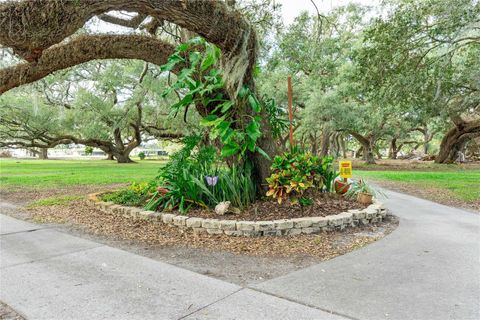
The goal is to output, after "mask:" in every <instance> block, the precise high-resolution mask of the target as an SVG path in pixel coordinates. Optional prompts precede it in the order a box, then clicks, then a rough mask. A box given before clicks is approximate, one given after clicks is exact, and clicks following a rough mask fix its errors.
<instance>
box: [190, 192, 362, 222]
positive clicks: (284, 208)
mask: <svg viewBox="0 0 480 320" xmlns="http://www.w3.org/2000/svg"><path fill="white" fill-rule="evenodd" d="M313 199H314V201H313V204H312V205H309V206H306V207H301V206H300V205H298V204H296V205H292V204H290V203H289V202H287V201H284V202H282V203H280V204H279V203H278V202H277V201H272V200H269V199H264V200H260V201H257V202H256V203H255V204H254V205H252V206H250V207H248V208H246V209H245V210H243V211H242V212H241V213H239V214H232V213H228V214H225V215H223V216H219V215H218V214H216V213H215V211H214V210H211V209H202V208H192V209H191V210H189V211H188V213H187V215H188V216H190V217H198V218H214V219H218V218H222V219H225V220H247V221H265V220H276V219H292V218H301V217H325V216H329V215H335V214H339V213H341V212H344V211H347V210H350V209H364V208H366V206H365V205H362V204H360V203H358V202H356V201H351V200H347V199H345V198H343V197H341V196H339V195H337V194H326V193H323V194H322V193H319V194H316V195H315V196H314V198H313Z"/></svg>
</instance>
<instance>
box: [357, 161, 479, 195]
mask: <svg viewBox="0 0 480 320" xmlns="http://www.w3.org/2000/svg"><path fill="white" fill-rule="evenodd" d="M437 170H438V169H437ZM354 172H355V171H354ZM355 176H356V177H364V178H366V180H368V179H369V178H371V179H374V180H386V181H394V182H401V183H408V184H413V185H415V186H416V187H418V186H420V187H426V188H437V189H446V190H449V191H451V194H452V195H453V196H455V197H457V198H458V199H461V200H465V201H476V200H477V201H478V200H480V169H470V170H462V169H458V167H457V170H452V168H450V167H448V168H446V170H445V171H361V170H357V171H356V172H355Z"/></svg>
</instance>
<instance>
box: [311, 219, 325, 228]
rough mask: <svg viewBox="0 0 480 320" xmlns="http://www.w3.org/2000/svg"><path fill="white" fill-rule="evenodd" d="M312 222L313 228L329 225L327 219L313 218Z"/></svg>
mask: <svg viewBox="0 0 480 320" xmlns="http://www.w3.org/2000/svg"><path fill="white" fill-rule="evenodd" d="M310 220H312V227H320V228H321V227H325V226H326V225H327V224H328V218H327V217H313V218H310Z"/></svg>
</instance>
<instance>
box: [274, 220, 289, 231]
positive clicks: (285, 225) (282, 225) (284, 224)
mask: <svg viewBox="0 0 480 320" xmlns="http://www.w3.org/2000/svg"><path fill="white" fill-rule="evenodd" d="M273 222H274V223H275V229H278V230H285V229H291V228H293V221H291V220H287V219H280V220H274V221H273Z"/></svg>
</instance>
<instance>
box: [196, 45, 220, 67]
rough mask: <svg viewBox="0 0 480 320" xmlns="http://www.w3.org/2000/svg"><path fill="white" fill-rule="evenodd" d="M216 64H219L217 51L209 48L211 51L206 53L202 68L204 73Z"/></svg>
mask: <svg viewBox="0 0 480 320" xmlns="http://www.w3.org/2000/svg"><path fill="white" fill-rule="evenodd" d="M215 62H217V57H216V55H215V49H210V48H209V50H207V52H206V56H205V58H204V59H203V61H202V64H201V66H200V68H201V69H202V71H205V70H207V69H208V68H210V67H211V66H212V65H214V64H215Z"/></svg>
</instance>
